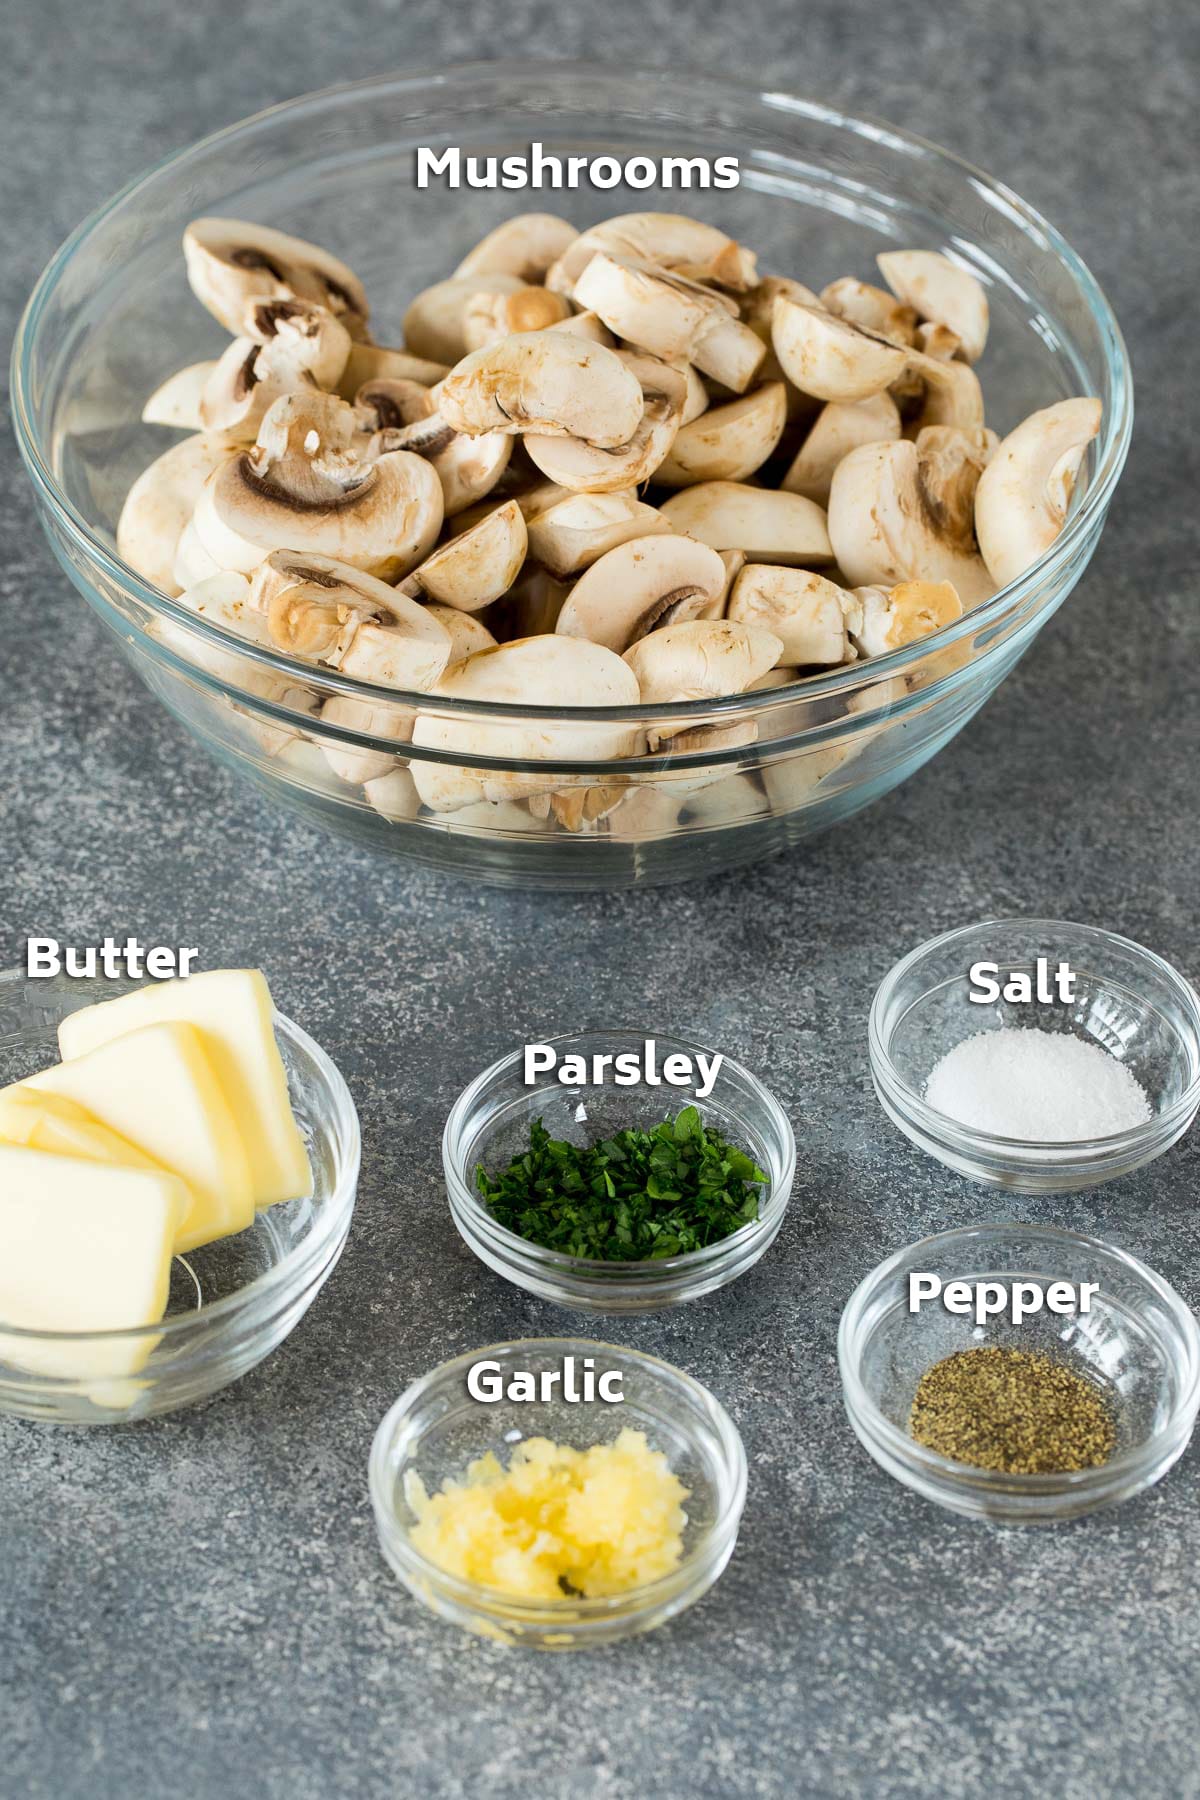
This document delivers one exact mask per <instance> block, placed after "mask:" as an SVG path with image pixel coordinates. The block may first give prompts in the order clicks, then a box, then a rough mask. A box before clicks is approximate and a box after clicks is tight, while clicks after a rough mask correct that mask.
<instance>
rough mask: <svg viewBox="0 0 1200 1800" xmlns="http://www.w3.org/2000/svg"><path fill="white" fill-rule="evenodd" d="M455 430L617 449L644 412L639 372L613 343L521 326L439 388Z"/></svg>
mask: <svg viewBox="0 0 1200 1800" xmlns="http://www.w3.org/2000/svg"><path fill="white" fill-rule="evenodd" d="M438 409H439V411H440V412H441V414H442V417H443V418H444V419H446V420H447V422H448V423H449V424H450V425H452V426H453V427H454V429H455V430H456V431H462V432H466V433H467V434H468V435H469V436H472V437H474V436H478V435H479V434H480V433H481V432H488V431H504V432H509V433H516V432H528V433H530V434H531V435H536V436H539V437H546V436H550V437H570V438H578V439H580V440H581V441H582V442H583V443H585V444H591V445H592V446H594V447H595V448H597V449H607V450H612V449H615V448H616V447H617V446H618V445H621V444H625V443H627V442H628V441H629V439H630V438H631V437H632V436H633V434H634V432H635V431H636V430H637V427H638V425H639V423H640V421H641V417H642V411H643V400H642V389H641V384H640V383H639V381H638V379H637V376H636V375H635V374H634V372H633V371H632V370H631V369H629V368H628V367H627V366H626V365H625V364H624V363H623V362H622V360H621V358H620V357H619V356H618V355H617V353H616V351H614V350H606V349H605V348H604V346H603V345H602V344H590V343H588V342H587V341H586V339H582V338H574V337H570V336H568V335H564V334H563V333H562V332H557V331H540V332H536V333H529V332H522V333H519V334H517V335H516V336H512V337H506V338H501V339H500V341H499V342H498V343H495V344H490V345H489V346H488V347H487V349H485V350H476V351H474V352H473V353H472V354H471V355H470V356H467V357H464V358H463V360H462V361H461V362H460V363H459V365H458V367H457V368H456V369H454V370H453V371H452V372H451V374H449V375H448V376H447V377H446V379H445V381H444V382H443V383H442V385H441V387H440V389H439V390H438Z"/></svg>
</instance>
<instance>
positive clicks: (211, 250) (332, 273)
mask: <svg viewBox="0 0 1200 1800" xmlns="http://www.w3.org/2000/svg"><path fill="white" fill-rule="evenodd" d="M183 254H184V258H185V260H186V262H187V273H188V280H189V282H190V283H191V287H192V292H193V293H194V294H195V296H196V298H197V300H199V301H200V302H201V304H202V305H204V306H206V307H207V308H208V310H209V312H210V313H212V314H213V316H214V317H215V318H217V319H219V320H220V321H221V323H222V325H224V327H225V329H226V330H227V331H231V332H233V333H234V334H235V335H236V334H237V333H238V332H239V331H240V330H241V329H242V320H243V318H244V316H245V311H246V303H247V301H249V300H256V299H265V300H312V301H315V302H316V304H317V305H318V306H324V307H326V308H327V309H328V310H329V311H330V312H331V313H333V314H334V315H335V316H336V317H337V318H339V319H340V320H341V322H342V324H343V325H344V326H345V327H346V330H347V331H348V332H349V333H350V336H351V337H352V338H360V339H362V338H366V337H368V336H369V333H368V330H367V319H368V316H369V312H370V308H369V307H368V305H367V296H366V293H365V292H364V290H363V285H362V283H361V281H360V280H359V279H358V276H357V275H356V274H355V273H354V271H353V269H349V268H347V267H346V264H345V263H344V262H339V261H338V259H337V257H336V256H331V255H330V254H329V252H328V251H327V250H322V249H321V248H320V247H319V246H318V245H316V244H310V243H307V242H306V241H305V239H304V238H297V237H290V236H289V235H288V234H287V232H284V231H275V230H273V229H272V228H271V227H270V226H268V225H251V224H248V223H247V222H246V221H245V220H244V219H193V220H192V222H191V224H190V225H189V226H188V228H187V230H186V231H185V232H184V234H183Z"/></svg>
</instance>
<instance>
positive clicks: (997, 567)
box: [975, 399, 1101, 587]
mask: <svg viewBox="0 0 1200 1800" xmlns="http://www.w3.org/2000/svg"><path fill="white" fill-rule="evenodd" d="M1100 411H1101V409H1100V402H1099V400H1093V399H1079V400H1060V401H1058V402H1057V404H1056V405H1054V406H1047V407H1045V408H1043V410H1042V411H1041V412H1035V413H1031V414H1030V416H1029V417H1028V418H1027V419H1025V420H1023V421H1022V423H1021V424H1020V425H1018V426H1017V428H1016V430H1015V431H1010V432H1009V434H1008V436H1007V437H1006V438H1003V439H1002V440H1001V442H1000V445H999V447H998V448H997V449H996V450H995V451H993V453H992V455H991V458H990V459H989V461H988V465H987V467H986V468H985V469H984V471H983V474H982V475H981V476H980V478H979V486H978V488H977V490H976V493H975V529H976V532H977V534H978V537H979V548H980V551H981V552H982V555H983V560H984V562H985V563H986V564H987V566H988V570H989V572H990V574H991V575H992V577H993V579H994V580H995V581H996V583H997V584H998V585H999V586H1000V587H1006V586H1007V584H1008V583H1009V582H1010V581H1015V580H1016V579H1017V577H1018V576H1019V575H1023V574H1024V573H1025V571H1026V569H1028V568H1031V567H1032V566H1033V564H1034V563H1035V562H1036V561H1037V560H1038V558H1039V557H1040V556H1044V555H1045V553H1046V551H1047V550H1049V548H1050V546H1051V545H1052V544H1053V542H1054V540H1055V538H1057V536H1058V534H1059V532H1060V531H1061V530H1062V528H1063V524H1064V522H1065V520H1066V516H1067V508H1068V507H1069V505H1070V502H1071V495H1072V494H1073V493H1074V491H1075V482H1076V480H1077V478H1078V475H1079V469H1080V465H1081V463H1082V462H1083V456H1084V452H1085V450H1086V449H1087V446H1088V445H1089V444H1090V443H1091V441H1092V439H1093V438H1094V437H1095V435H1096V433H1097V432H1098V431H1099V429H1100Z"/></svg>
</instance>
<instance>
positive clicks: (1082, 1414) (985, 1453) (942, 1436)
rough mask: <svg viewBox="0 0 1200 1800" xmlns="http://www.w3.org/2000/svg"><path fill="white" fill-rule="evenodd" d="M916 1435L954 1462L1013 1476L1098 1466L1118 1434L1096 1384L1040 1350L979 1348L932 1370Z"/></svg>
mask: <svg viewBox="0 0 1200 1800" xmlns="http://www.w3.org/2000/svg"><path fill="white" fill-rule="evenodd" d="M908 1428H909V1430H910V1431H911V1433H912V1435H913V1437H915V1438H916V1440H917V1442H918V1443H919V1444H925V1445H927V1446H928V1448H929V1449H930V1450H940V1452H941V1454H942V1455H943V1456H949V1457H952V1458H953V1459H954V1461H955V1462H961V1463H971V1464H972V1465H973V1466H974V1467H975V1468H977V1469H1001V1470H1003V1471H1004V1473H1005V1474H1008V1475H1045V1474H1061V1473H1062V1472H1063V1471H1064V1470H1067V1469H1095V1468H1098V1467H1099V1466H1100V1464H1101V1463H1105V1462H1107V1461H1108V1459H1109V1457H1110V1456H1111V1455H1112V1453H1113V1446H1114V1444H1115V1442H1116V1432H1115V1431H1114V1429H1113V1420H1112V1414H1111V1413H1110V1411H1109V1408H1108V1403H1107V1401H1106V1400H1105V1398H1104V1395H1103V1394H1102V1393H1101V1392H1100V1389H1099V1388H1098V1387H1096V1385H1095V1384H1094V1383H1093V1382H1091V1381H1089V1380H1087V1378H1086V1377H1085V1376H1083V1375H1080V1374H1078V1373H1077V1372H1076V1370H1074V1369H1069V1368H1068V1367H1067V1366H1066V1364H1065V1363H1061V1362H1058V1361H1056V1360H1055V1359H1054V1358H1053V1357H1049V1356H1043V1355H1041V1354H1040V1353H1039V1352H1037V1351H1036V1350H1006V1349H1004V1348H1003V1347H1002V1346H1000V1345H998V1344H979V1345H976V1346H975V1348H974V1349H971V1350H956V1351H955V1352H954V1353H953V1354H952V1355H950V1356H945V1357H943V1358H942V1360H941V1362H939V1363H934V1365H933V1367H932V1368H931V1369H926V1371H925V1373H924V1375H922V1377H921V1379H920V1381H919V1383H918V1384H917V1392H916V1397H915V1399H914V1400H913V1408H912V1416H911V1418H910V1420H909V1426H908Z"/></svg>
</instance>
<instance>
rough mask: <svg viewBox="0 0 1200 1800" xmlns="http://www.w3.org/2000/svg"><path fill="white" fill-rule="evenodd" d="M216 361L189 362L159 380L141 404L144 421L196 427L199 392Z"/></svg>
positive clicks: (195, 428)
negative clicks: (162, 379) (182, 367)
mask: <svg viewBox="0 0 1200 1800" xmlns="http://www.w3.org/2000/svg"><path fill="white" fill-rule="evenodd" d="M216 366H217V365H216V363H215V362H198V363H189V364H188V365H187V367H186V368H185V369H176V371H175V373H174V375H168V376H167V379H166V380H165V381H163V382H160V383H159V385H158V386H157V387H156V388H155V390H154V392H153V393H152V394H151V396H150V398H149V399H148V400H147V402H146V404H145V406H143V408H142V418H143V420H144V421H145V423H146V424H147V425H174V426H176V427H177V428H178V429H179V430H181V431H199V430H201V429H202V427H201V423H200V396H201V394H203V392H204V387H205V383H206V382H207V381H208V378H209V376H210V375H211V374H212V372H213V370H214V369H215V368H216Z"/></svg>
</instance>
